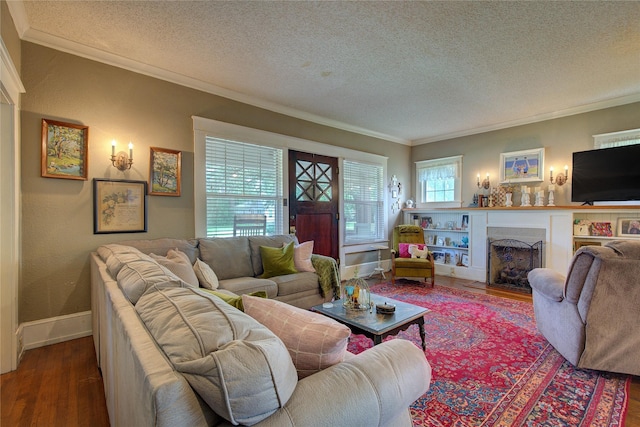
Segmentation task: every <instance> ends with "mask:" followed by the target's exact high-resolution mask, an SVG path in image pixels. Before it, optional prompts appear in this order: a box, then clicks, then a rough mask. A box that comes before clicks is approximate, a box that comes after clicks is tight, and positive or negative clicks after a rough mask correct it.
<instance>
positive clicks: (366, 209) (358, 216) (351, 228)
mask: <svg viewBox="0 0 640 427" xmlns="http://www.w3.org/2000/svg"><path fill="white" fill-rule="evenodd" d="M342 169H343V176H342V178H343V182H344V194H343V200H344V227H345V229H344V243H345V244H356V243H369V242H375V241H379V240H385V239H386V238H387V237H386V236H385V235H384V234H385V224H384V221H385V217H384V191H383V176H384V168H383V166H382V165H376V164H371V163H362V162H357V161H352V160H345V161H344V162H343V165H342Z"/></svg>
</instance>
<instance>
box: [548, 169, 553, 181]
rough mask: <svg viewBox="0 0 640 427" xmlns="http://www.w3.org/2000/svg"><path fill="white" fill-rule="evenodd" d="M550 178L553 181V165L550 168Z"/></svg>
mask: <svg viewBox="0 0 640 427" xmlns="http://www.w3.org/2000/svg"><path fill="white" fill-rule="evenodd" d="M549 179H550V180H552V181H553V166H551V167H550V168H549Z"/></svg>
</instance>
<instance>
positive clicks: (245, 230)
mask: <svg viewBox="0 0 640 427" xmlns="http://www.w3.org/2000/svg"><path fill="white" fill-rule="evenodd" d="M265 234H267V216H266V215H260V214H242V215H235V216H234V217H233V236H234V237H235V236H264V235H265Z"/></svg>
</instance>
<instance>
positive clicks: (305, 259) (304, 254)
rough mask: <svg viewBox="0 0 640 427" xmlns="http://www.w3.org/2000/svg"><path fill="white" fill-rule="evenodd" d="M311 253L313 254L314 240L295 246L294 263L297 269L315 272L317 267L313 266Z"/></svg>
mask: <svg viewBox="0 0 640 427" xmlns="http://www.w3.org/2000/svg"><path fill="white" fill-rule="evenodd" d="M311 255H313V240H309V241H308V242H303V243H300V244H299V245H295V246H294V247H293V264H294V265H295V267H296V270H298V271H300V272H302V271H308V272H311V273H315V272H316V269H315V268H313V263H312V262H311Z"/></svg>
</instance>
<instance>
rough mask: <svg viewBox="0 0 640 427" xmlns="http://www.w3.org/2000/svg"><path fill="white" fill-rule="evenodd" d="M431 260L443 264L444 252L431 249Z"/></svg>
mask: <svg viewBox="0 0 640 427" xmlns="http://www.w3.org/2000/svg"><path fill="white" fill-rule="evenodd" d="M432 253H433V261H434V262H436V263H438V264H444V261H445V257H446V254H445V253H444V252H442V251H433V252H432Z"/></svg>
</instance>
